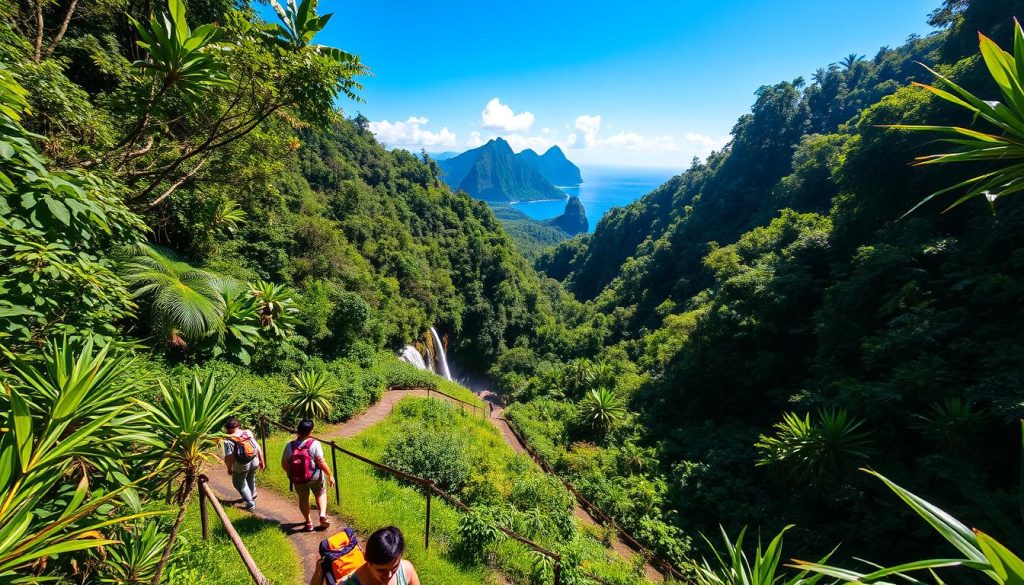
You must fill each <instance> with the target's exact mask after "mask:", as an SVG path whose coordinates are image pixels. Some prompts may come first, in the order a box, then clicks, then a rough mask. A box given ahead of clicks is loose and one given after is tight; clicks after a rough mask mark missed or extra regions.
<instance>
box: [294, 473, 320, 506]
mask: <svg viewBox="0 0 1024 585" xmlns="http://www.w3.org/2000/svg"><path fill="white" fill-rule="evenodd" d="M318 475H319V477H317V478H316V479H314V480H313V481H311V482H309V483H297V484H295V494H296V495H298V496H299V499H300V500H302V499H307V500H308V499H309V494H310V492H312V493H313V497H314V498H315V497H318V496H322V495H324V494H326V493H327V486H326V485H324V475H323V474H322V473H321V474H318Z"/></svg>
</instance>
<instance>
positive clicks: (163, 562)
mask: <svg viewBox="0 0 1024 585" xmlns="http://www.w3.org/2000/svg"><path fill="white" fill-rule="evenodd" d="M193 485H194V484H193V483H189V487H188V488H187V491H186V493H185V497H184V500H183V501H182V502H181V505H180V507H179V508H178V517H177V519H175V521H174V527H172V528H171V535H170V537H169V538H168V539H167V546H165V547H164V554H163V556H161V557H160V563H159V564H158V565H157V566H156V573H155V574H154V575H153V580H152V581H151V582H150V585H160V577H161V575H162V574H163V572H164V567H165V566H167V561H169V560H170V559H171V550H173V549H174V541H175V540H177V538H178V531H179V530H181V524H182V522H184V520H185V510H186V509H188V501H189V499H190V497H191V496H192V486H193ZM200 497H202V496H201V495H200Z"/></svg>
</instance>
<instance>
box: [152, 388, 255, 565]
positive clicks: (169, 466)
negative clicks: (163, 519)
mask: <svg viewBox="0 0 1024 585" xmlns="http://www.w3.org/2000/svg"><path fill="white" fill-rule="evenodd" d="M160 391H161V398H162V399H161V400H160V401H158V402H156V403H155V404H146V408H147V410H148V411H149V413H150V416H151V417H152V426H153V430H154V432H155V434H156V437H157V440H158V443H157V446H158V453H159V457H160V458H161V461H162V462H163V463H164V464H165V465H164V472H163V474H162V479H163V481H164V482H165V483H166V484H167V485H168V486H169V489H173V490H174V503H175V504H176V505H177V506H178V517H177V518H176V519H175V521H174V525H173V526H172V527H171V533H170V537H169V538H168V541H167V545H166V546H165V547H164V553H163V556H162V557H161V559H160V563H159V564H158V565H157V567H156V570H155V575H154V577H153V580H152V583H153V585H158V584H159V583H160V574H161V572H162V571H163V568H164V566H166V564H167V561H168V560H169V558H170V554H171V549H172V548H173V547H174V541H175V539H176V538H177V536H178V531H179V530H180V529H181V523H182V521H183V520H184V519H185V509H186V507H187V506H188V502H189V499H190V498H191V497H192V494H193V493H194V491H195V487H196V480H197V479H198V477H199V475H200V474H201V473H202V472H203V470H204V468H205V466H206V463H207V462H210V461H215V460H216V459H217V456H216V455H215V454H214V453H213V447H214V446H215V445H216V444H217V442H218V440H219V439H220V437H221V433H220V428H221V425H222V424H223V422H224V420H225V419H226V418H227V416H228V414H230V413H231V411H232V409H233V408H235V403H234V400H232V396H231V387H230V385H229V384H218V383H217V380H216V378H215V376H214V375H213V374H210V375H209V376H207V377H206V378H204V379H202V380H200V378H199V377H198V376H193V377H192V379H191V381H185V380H182V382H181V383H180V384H179V387H178V388H174V389H173V390H172V389H168V388H167V387H166V386H165V385H163V384H160ZM175 486H177V487H176V488H175Z"/></svg>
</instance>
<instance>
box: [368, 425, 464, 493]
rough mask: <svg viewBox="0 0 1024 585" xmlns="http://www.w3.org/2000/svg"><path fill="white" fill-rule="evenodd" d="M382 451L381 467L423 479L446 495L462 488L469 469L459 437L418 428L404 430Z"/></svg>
mask: <svg viewBox="0 0 1024 585" xmlns="http://www.w3.org/2000/svg"><path fill="white" fill-rule="evenodd" d="M406 430H407V432H406V433H405V434H402V435H400V436H398V437H395V438H393V439H392V440H391V442H389V443H388V445H387V447H385V448H384V457H383V459H384V463H385V464H387V465H390V466H392V467H395V468H398V469H401V470H402V471H405V472H407V473H412V474H415V475H418V476H420V477H425V478H427V479H429V480H431V481H433V482H434V483H436V484H437V486H438V487H440V488H441V489H443V490H445V491H447V492H449V493H457V492H459V491H460V490H461V489H462V487H463V486H464V485H465V483H466V480H467V478H468V477H469V470H470V467H471V464H470V456H469V449H468V445H467V444H466V441H465V439H464V438H463V437H461V436H459V435H455V434H453V433H449V432H439V431H436V430H431V429H428V428H426V427H422V426H411V427H407V429H406Z"/></svg>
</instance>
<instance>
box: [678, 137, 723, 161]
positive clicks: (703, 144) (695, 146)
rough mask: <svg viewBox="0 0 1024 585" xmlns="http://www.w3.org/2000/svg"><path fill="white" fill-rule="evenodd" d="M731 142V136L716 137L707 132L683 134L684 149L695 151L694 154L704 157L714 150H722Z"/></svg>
mask: <svg viewBox="0 0 1024 585" xmlns="http://www.w3.org/2000/svg"><path fill="white" fill-rule="evenodd" d="M728 142H729V136H728V135H726V136H722V137H720V138H714V137H711V136H708V135H707V134H698V133H696V132H687V133H686V134H685V135H683V144H682V150H683V151H685V152H690V153H693V155H694V156H698V157H700V158H704V157H706V156H707V155H709V154H711V152H712V151H715V150H721V149H722V147H724V146H725V145H726V144H727V143H728Z"/></svg>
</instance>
